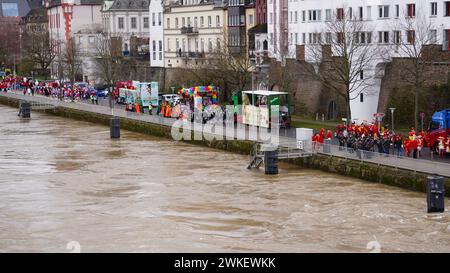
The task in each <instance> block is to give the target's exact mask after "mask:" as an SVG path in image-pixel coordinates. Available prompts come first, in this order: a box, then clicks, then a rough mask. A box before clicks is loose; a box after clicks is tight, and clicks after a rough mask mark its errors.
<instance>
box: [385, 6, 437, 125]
mask: <svg viewBox="0 0 450 273" xmlns="http://www.w3.org/2000/svg"><path fill="white" fill-rule="evenodd" d="M421 11H422V9H417V14H414V15H415V16H414V15H413V14H412V11H405V16H400V18H399V20H397V21H396V23H395V24H394V25H393V26H391V28H392V29H394V37H393V42H392V44H391V46H390V47H388V48H386V49H385V50H384V51H383V57H384V58H386V59H389V60H392V58H393V57H402V58H405V59H407V60H408V61H409V62H408V64H407V65H404V66H402V69H401V78H402V79H403V80H404V81H405V82H407V83H409V84H411V85H412V86H413V87H414V126H415V128H418V125H419V120H420V118H419V104H420V95H421V93H422V92H423V91H424V87H425V82H426V80H427V77H426V75H425V74H426V69H427V66H429V65H430V60H432V59H433V56H432V54H433V53H432V50H430V48H429V47H427V46H428V45H432V44H436V42H437V36H436V35H437V33H436V30H435V27H434V26H433V23H432V22H431V20H430V19H429V18H428V16H427V14H426V13H425V12H421Z"/></svg>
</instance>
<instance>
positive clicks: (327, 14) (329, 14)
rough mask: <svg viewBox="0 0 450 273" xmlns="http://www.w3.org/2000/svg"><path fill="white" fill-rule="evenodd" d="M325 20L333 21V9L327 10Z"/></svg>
mask: <svg viewBox="0 0 450 273" xmlns="http://www.w3.org/2000/svg"><path fill="white" fill-rule="evenodd" d="M325 20H326V21H331V9H327V10H325Z"/></svg>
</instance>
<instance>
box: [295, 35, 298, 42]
mask: <svg viewBox="0 0 450 273" xmlns="http://www.w3.org/2000/svg"><path fill="white" fill-rule="evenodd" d="M295 44H298V33H295Z"/></svg>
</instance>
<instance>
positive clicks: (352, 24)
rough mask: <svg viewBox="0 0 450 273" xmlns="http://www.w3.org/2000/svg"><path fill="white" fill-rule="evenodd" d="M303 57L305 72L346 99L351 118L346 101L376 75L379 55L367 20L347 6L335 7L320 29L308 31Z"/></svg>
mask: <svg viewBox="0 0 450 273" xmlns="http://www.w3.org/2000/svg"><path fill="white" fill-rule="evenodd" d="M310 35H311V38H310V39H311V41H310V44H309V45H308V46H307V48H306V60H307V61H308V62H312V63H313V68H308V67H306V68H307V70H308V72H309V73H310V74H311V75H312V76H313V77H314V78H315V79H316V80H318V81H320V82H321V84H322V85H323V86H324V87H325V88H326V89H327V90H329V91H331V92H334V93H336V94H337V95H338V96H340V97H342V98H343V99H344V101H345V103H346V117H347V120H348V121H351V120H352V112H351V108H350V102H351V101H352V100H354V99H356V98H358V97H359V96H360V94H361V93H363V92H365V93H367V94H369V95H370V94H371V92H370V91H369V90H370V89H369V87H370V86H371V84H372V81H373V79H374V78H375V77H376V75H375V73H374V72H372V73H370V72H371V71H374V61H375V60H376V58H377V57H378V55H379V52H378V51H377V50H375V46H373V45H372V44H371V43H372V42H373V41H372V30H371V28H370V27H369V25H368V24H367V22H365V21H362V20H358V19H356V18H353V17H352V14H351V12H350V9H347V8H345V7H344V8H342V9H339V10H338V11H337V12H335V13H334V14H333V15H332V18H331V19H330V20H328V21H327V22H326V23H325V27H324V29H323V31H321V32H317V33H311V34H310Z"/></svg>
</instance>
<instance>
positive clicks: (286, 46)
mask: <svg viewBox="0 0 450 273" xmlns="http://www.w3.org/2000/svg"><path fill="white" fill-rule="evenodd" d="M294 46H295V45H294V43H293V41H289V37H288V36H287V33H284V34H283V33H281V34H280V37H279V38H278V42H277V43H276V45H275V46H274V48H273V52H274V54H275V56H276V59H277V60H279V62H280V70H279V73H278V75H279V77H271V78H270V80H271V85H275V84H276V85H278V86H279V87H280V91H282V92H290V91H292V86H293V84H294V82H295V81H296V79H297V77H298V71H296V70H295V69H292V67H290V66H289V65H288V64H287V62H288V61H287V60H288V59H294V58H295V53H296V52H295V48H294Z"/></svg>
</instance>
